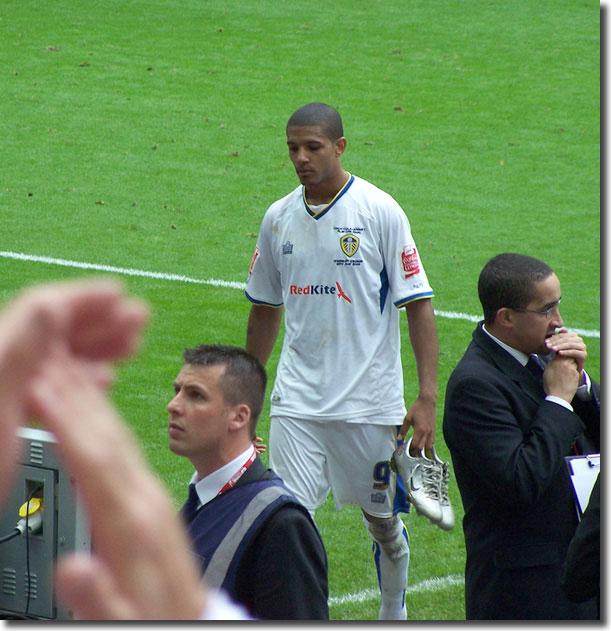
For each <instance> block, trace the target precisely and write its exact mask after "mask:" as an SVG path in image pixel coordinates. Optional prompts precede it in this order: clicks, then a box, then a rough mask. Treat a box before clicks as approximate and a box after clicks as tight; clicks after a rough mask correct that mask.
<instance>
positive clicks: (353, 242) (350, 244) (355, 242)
mask: <svg viewBox="0 0 611 631" xmlns="http://www.w3.org/2000/svg"><path fill="white" fill-rule="evenodd" d="M339 244H340V246H341V248H342V252H343V253H344V254H345V255H346V256H348V257H350V256H354V255H355V254H356V253H357V251H358V249H359V238H358V237H355V236H354V235H353V234H345V235H343V236H342V237H340V240H339Z"/></svg>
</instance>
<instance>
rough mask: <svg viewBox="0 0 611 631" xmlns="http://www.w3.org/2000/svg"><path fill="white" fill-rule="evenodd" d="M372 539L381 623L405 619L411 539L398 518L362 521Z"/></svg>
mask: <svg viewBox="0 0 611 631" xmlns="http://www.w3.org/2000/svg"><path fill="white" fill-rule="evenodd" d="M363 521H364V522H365V525H366V526H367V530H368V531H369V534H370V535H371V538H372V539H373V553H374V560H375V564H376V570H377V572H378V583H379V585H380V593H381V603H380V611H379V614H378V619H379V620H405V619H406V618H407V613H406V611H405V588H406V587H407V574H408V569H409V538H408V535H407V530H406V528H405V526H404V524H403V522H402V521H401V519H400V518H399V517H398V516H397V515H395V516H394V517H391V518H390V519H388V520H387V521H385V522H383V523H379V524H375V523H372V522H369V521H367V520H366V519H365V518H363Z"/></svg>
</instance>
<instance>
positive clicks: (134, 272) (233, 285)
mask: <svg viewBox="0 0 611 631" xmlns="http://www.w3.org/2000/svg"><path fill="white" fill-rule="evenodd" d="M0 257H2V258H6V259H14V260H18V261H29V262H32V263H46V264H48V265H60V266H62V267H73V268H77V269H90V270H95V271H98V272H109V273H112V274H123V275H125V276H141V277H144V278H156V279H158V280H169V281H178V282H182V283H196V284H198V285H212V286H213V287H228V288H230V289H240V290H242V291H243V290H244V289H245V288H246V283H238V282H235V281H227V280H216V279H214V278H211V279H208V280H201V279H198V278H190V277H188V276H182V275H180V274H164V273H162V272H148V271H146V270H140V269H129V268H125V267H114V266H112V265H100V264H97V263H83V262H81V261H70V260H66V259H56V258H51V257H49V256H37V255H35V254H23V253H20V252H3V251H0ZM435 315H438V316H440V317H442V318H451V319H454V320H468V321H470V322H479V321H480V320H481V319H482V318H481V316H475V315H469V314H468V313H459V312H456V311H438V310H435ZM571 330H572V331H574V332H575V333H577V335H582V336H583V337H596V338H600V331H597V330H596V329H574V328H571Z"/></svg>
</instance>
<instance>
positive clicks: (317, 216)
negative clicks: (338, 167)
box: [301, 175, 354, 220]
mask: <svg viewBox="0 0 611 631" xmlns="http://www.w3.org/2000/svg"><path fill="white" fill-rule="evenodd" d="M352 182H354V175H350V177H349V178H348V181H347V182H346V183H345V184H344V186H343V187H342V188H341V189H340V190H339V192H338V193H337V195H336V196H335V197H334V198H333V199H332V200H331V202H330V204H329V205H328V206H327V207H326V208H323V209H322V210H321V211H320V212H318V213H315V212H314V211H313V210H312V209H311V208H310V207H309V206H308V202H307V201H306V196H305V186H303V187H302V189H301V196H302V198H303V205H304V206H305V209H306V212H307V213H308V215H310V217H312V219H316V220H318V219H320V218H321V217H324V216H325V215H326V214H327V213H328V212H329V211H330V210H331V208H333V206H335V204H337V202H338V201H339V199H340V198H341V197H342V195H344V193H345V192H346V191H347V190H348V189H349V188H350V187H351V186H352Z"/></svg>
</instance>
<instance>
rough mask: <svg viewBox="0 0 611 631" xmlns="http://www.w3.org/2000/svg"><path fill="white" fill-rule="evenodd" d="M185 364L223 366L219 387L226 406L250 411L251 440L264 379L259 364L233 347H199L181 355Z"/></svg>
mask: <svg viewBox="0 0 611 631" xmlns="http://www.w3.org/2000/svg"><path fill="white" fill-rule="evenodd" d="M183 361H184V362H185V364H192V365H196V366H225V372H224V373H223V375H222V377H221V378H220V381H219V385H220V387H221V390H222V392H223V397H224V398H225V401H226V402H227V403H228V404H229V405H238V404H240V403H246V404H247V405H248V407H249V408H250V429H251V432H252V436H253V438H254V436H255V430H256V428H257V421H258V420H259V415H260V414H261V410H263V405H264V403H265V387H266V385H267V375H266V373H265V368H263V366H262V365H261V364H260V362H259V360H258V359H257V358H256V357H254V355H251V354H250V353H247V352H246V351H245V350H244V349H242V348H239V347H237V346H225V345H221V344H200V345H199V346H196V347H195V348H186V349H185V351H184V352H183Z"/></svg>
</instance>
